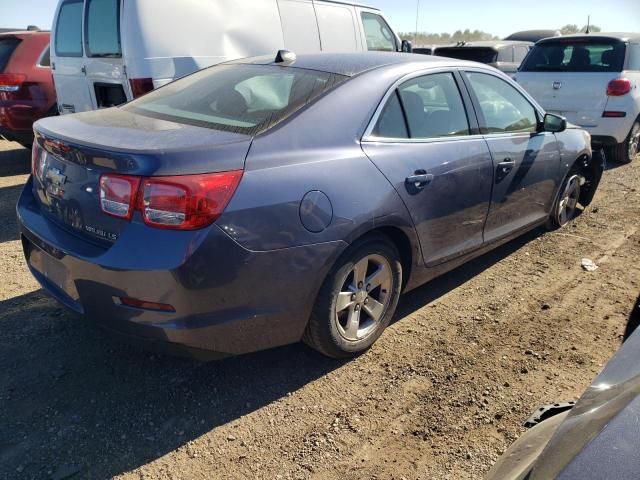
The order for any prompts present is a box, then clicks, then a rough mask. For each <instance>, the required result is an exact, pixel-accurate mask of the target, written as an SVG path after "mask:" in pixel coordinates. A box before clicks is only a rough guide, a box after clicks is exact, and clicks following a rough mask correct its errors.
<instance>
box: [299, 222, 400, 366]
mask: <svg viewBox="0 0 640 480" xmlns="http://www.w3.org/2000/svg"><path fill="white" fill-rule="evenodd" d="M401 288H402V265H401V262H400V254H399V253H398V250H397V248H396V247H395V245H394V244H393V243H392V242H391V241H389V240H388V239H387V238H386V237H385V236H383V235H378V234H375V235H370V236H367V237H365V238H363V239H362V240H361V241H359V242H357V243H354V244H353V245H352V246H351V247H349V248H348V249H347V251H346V252H345V253H344V254H343V255H342V256H341V257H340V259H339V260H338V261H337V262H336V265H335V266H334V267H333V268H332V269H331V271H330V272H329V274H328V275H327V278H326V279H325V281H324V283H323V285H322V287H321V289H320V292H319V293H318V297H317V299H316V304H315V306H314V308H313V311H312V313H311V317H310V319H309V323H308V324H307V329H306V331H305V334H304V337H303V341H304V342H305V343H306V344H307V345H309V346H310V347H311V348H313V349H315V350H317V351H319V352H320V353H322V354H324V355H326V356H328V357H333V358H350V357H355V356H357V355H359V354H361V353H363V352H365V351H366V350H367V349H368V348H369V347H371V345H373V343H374V342H375V341H376V340H377V339H378V338H379V337H380V335H381V334H382V332H383V331H384V329H385V328H387V326H388V325H389V323H390V322H391V318H392V317H393V314H394V313H395V310H396V307H397V305H398V299H399V297H400V291H401Z"/></svg>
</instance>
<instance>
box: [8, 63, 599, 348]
mask: <svg viewBox="0 0 640 480" xmlns="http://www.w3.org/2000/svg"><path fill="white" fill-rule="evenodd" d="M34 130H35V138H36V140H35V142H34V146H33V152H32V159H33V169H32V175H31V177H30V179H29V181H28V183H27V185H26V186H25V188H24V191H23V193H22V195H21V197H20V199H19V203H18V206H17V212H18V218H19V223H20V227H21V233H22V243H23V246H24V253H25V256H26V260H27V264H28V265H29V268H30V270H31V272H32V273H33V275H34V276H35V278H36V279H37V280H38V281H39V282H40V284H41V285H42V286H43V288H44V289H45V290H47V291H48V292H49V293H50V294H51V295H52V296H53V297H55V298H56V299H57V300H58V301H59V302H61V303H62V304H64V305H66V306H67V307H69V308H70V309H72V310H74V311H76V312H78V313H81V314H83V315H85V316H86V317H88V318H89V319H91V320H93V321H95V322H97V323H99V324H100V325H101V326H103V327H104V328H106V329H108V330H110V331H113V332H116V333H121V334H124V335H125V336H126V337H129V338H132V339H139V340H146V341H148V342H150V343H152V344H154V345H156V346H158V347H164V348H166V349H167V350H169V351H173V352H178V353H182V352H185V353H189V354H191V355H196V356H202V357H211V356H218V355H222V356H223V355H235V354H241V353H246V352H250V351H256V350H260V349H266V348H270V347H275V346H279V345H285V344H289V343H293V342H298V341H300V340H301V339H303V340H304V341H305V342H306V343H307V344H309V345H310V346H311V347H313V348H315V349H317V350H319V351H320V352H322V353H324V354H326V355H329V356H332V357H349V356H353V355H356V354H359V353H361V352H363V351H365V350H366V349H367V348H369V347H370V346H371V345H372V344H373V343H374V342H375V340H376V339H377V338H378V337H379V336H380V335H381V334H382V332H383V331H384V329H385V328H386V327H387V326H388V325H389V323H390V321H391V318H392V317H393V314H394V311H395V310H396V305H397V304H398V300H399V297H400V294H401V292H403V291H408V290H411V289H413V288H415V287H417V286H419V285H421V284H423V283H425V282H427V281H429V280H430V279H432V278H434V277H436V276H438V275H440V274H442V273H444V272H446V271H448V270H451V269H452V268H455V267H456V266H458V265H461V264H462V263H464V262H465V261H467V260H469V259H471V258H474V257H477V256H478V255H481V254H482V253H484V252H486V251H487V250H489V249H492V248H495V247H497V246H499V245H500V244H502V243H505V242H507V241H509V240H510V239H512V238H514V237H516V236H518V235H521V234H522V233H524V232H525V231H528V230H531V229H533V228H536V227H538V226H541V225H547V226H548V227H550V228H560V227H562V226H563V225H565V224H566V223H567V222H569V221H570V220H571V218H572V217H573V216H574V215H575V214H576V213H577V212H578V211H579V209H580V205H582V206H586V205H588V204H589V202H590V201H591V199H592V198H593V195H594V193H595V190H596V188H597V185H598V182H599V180H600V177H601V175H602V161H601V160H600V159H599V157H597V156H592V152H591V149H590V138H589V134H588V133H586V132H585V131H583V130H580V129H577V128H574V127H572V126H567V124H566V121H565V120H564V119H563V118H561V117H557V116H554V115H551V114H545V112H544V111H543V110H542V109H541V108H540V106H539V105H538V104H537V103H536V102H535V101H534V100H533V99H532V98H531V97H530V96H529V95H528V94H527V93H526V92H525V91H524V90H522V89H521V88H520V87H519V86H518V85H517V84H515V83H514V82H513V81H512V80H511V79H509V78H508V77H507V76H505V75H503V74H502V73H500V72H498V71H497V70H495V69H493V68H491V67H488V66H483V65H480V64H476V63H470V62H464V61H459V60H454V59H446V58H439V57H428V56H421V55H409V54H393V53H362V54H313V55H300V56H297V57H296V55H295V54H292V53H291V52H279V53H278V55H277V56H276V57H275V58H274V57H268V58H267V57H260V58H250V59H243V60H238V61H234V62H231V63H226V64H222V65H219V66H215V67H211V68H208V69H205V70H202V71H200V72H197V73H194V74H192V75H190V76H188V77H185V78H183V79H181V80H178V81H176V82H173V83H171V84H169V85H167V86H164V87H162V88H160V89H158V90H156V91H153V92H151V93H149V94H148V95H145V96H143V97H141V98H139V99H137V100H134V101H133V102H130V103H128V104H126V105H123V106H121V107H116V108H111V109H107V110H102V111H95V112H86V113H79V114H75V115H68V116H62V117H59V118H47V119H44V120H40V121H39V122H37V123H36V125H35V127H34Z"/></svg>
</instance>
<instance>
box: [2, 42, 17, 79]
mask: <svg viewBox="0 0 640 480" xmlns="http://www.w3.org/2000/svg"><path fill="white" fill-rule="evenodd" d="M19 43H20V39H18V38H15V37H10V38H2V39H0V72H4V69H5V68H7V64H8V63H9V59H10V58H11V54H12V53H13V51H14V50H15V49H16V47H17V46H18V44H19Z"/></svg>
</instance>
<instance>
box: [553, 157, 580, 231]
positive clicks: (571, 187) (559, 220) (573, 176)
mask: <svg viewBox="0 0 640 480" xmlns="http://www.w3.org/2000/svg"><path fill="white" fill-rule="evenodd" d="M582 181H583V179H582V177H581V176H580V174H579V173H578V171H577V170H575V169H571V171H570V172H569V174H568V175H567V177H566V178H565V179H564V182H562V186H561V187H560V195H558V198H557V199H556V201H555V204H554V206H553V210H552V212H551V215H550V216H549V220H548V221H547V228H548V229H549V230H557V229H558V228H562V227H564V226H565V225H566V224H567V223H569V222H570V221H571V220H573V219H574V218H575V216H576V214H577V213H578V201H579V200H580V187H581V185H582Z"/></svg>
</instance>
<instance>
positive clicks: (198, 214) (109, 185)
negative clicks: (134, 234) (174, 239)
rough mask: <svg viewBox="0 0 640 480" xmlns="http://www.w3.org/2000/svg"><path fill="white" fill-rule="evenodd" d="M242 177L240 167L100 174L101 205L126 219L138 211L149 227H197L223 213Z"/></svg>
mask: <svg viewBox="0 0 640 480" xmlns="http://www.w3.org/2000/svg"><path fill="white" fill-rule="evenodd" d="M241 178H242V170H234V171H230V172H220V173H207V174H200V175H179V176H171V177H149V178H140V177H136V176H132V175H115V174H113V175H112V174H105V175H102V176H101V177H100V208H101V209H102V211H103V212H105V213H107V214H109V215H112V216H115V217H118V218H123V219H126V220H130V219H131V217H132V216H133V212H134V210H139V211H140V213H141V214H142V219H143V221H144V223H146V224H147V225H149V226H152V227H157V228H166V229H173V230H196V229H198V228H203V227H206V226H207V225H211V224H212V223H213V222H215V221H216V220H217V219H218V217H219V216H220V215H222V212H223V211H224V209H225V208H226V206H227V204H228V203H229V201H230V200H231V197H232V196H233V194H234V193H235V191H236V188H237V187H238V184H239V183H240V179H241Z"/></svg>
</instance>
